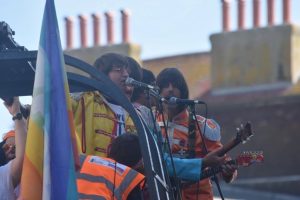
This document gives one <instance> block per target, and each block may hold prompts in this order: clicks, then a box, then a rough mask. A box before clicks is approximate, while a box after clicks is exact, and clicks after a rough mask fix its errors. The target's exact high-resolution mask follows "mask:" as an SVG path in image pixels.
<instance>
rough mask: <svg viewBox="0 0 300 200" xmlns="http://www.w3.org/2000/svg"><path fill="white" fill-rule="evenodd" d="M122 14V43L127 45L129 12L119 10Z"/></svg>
mask: <svg viewBox="0 0 300 200" xmlns="http://www.w3.org/2000/svg"><path fill="white" fill-rule="evenodd" d="M121 14H122V42H123V43H128V42H129V40H130V38H129V16H130V11H129V10H125V9H124V10H121Z"/></svg>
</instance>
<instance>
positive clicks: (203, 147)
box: [189, 104, 224, 200]
mask: <svg viewBox="0 0 300 200" xmlns="http://www.w3.org/2000/svg"><path fill="white" fill-rule="evenodd" d="M205 105H206V104H205ZM189 107H190V110H191V113H192V115H193V116H194V120H195V122H196V124H197V129H198V131H199V134H200V137H201V140H202V150H203V152H204V154H205V155H207V154H208V150H207V147H206V144H205V140H204V135H203V134H204V133H205V128H206V120H207V105H206V113H205V115H206V116H205V120H204V130H203V133H202V132H201V129H200V125H199V123H198V120H197V116H196V111H195V104H192V105H190V106H189ZM213 180H214V181H215V183H216V185H217V189H218V192H219V194H220V197H221V199H222V200H224V196H223V193H222V190H221V187H220V183H219V179H218V177H217V176H216V173H215V172H214V173H213ZM197 188H198V189H199V181H198V187H197ZM197 199H198V193H197Z"/></svg>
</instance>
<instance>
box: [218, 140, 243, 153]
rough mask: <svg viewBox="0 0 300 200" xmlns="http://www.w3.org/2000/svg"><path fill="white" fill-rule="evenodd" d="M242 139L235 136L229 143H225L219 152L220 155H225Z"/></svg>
mask: <svg viewBox="0 0 300 200" xmlns="http://www.w3.org/2000/svg"><path fill="white" fill-rule="evenodd" d="M239 143H241V141H239V140H238V139H237V138H233V139H232V140H231V141H230V142H229V143H227V144H226V145H224V146H223V147H222V149H221V151H220V153H219V154H218V156H224V155H225V154H226V153H227V152H228V151H230V150H231V149H233V148H234V147H236V146H237V145H238V144H239Z"/></svg>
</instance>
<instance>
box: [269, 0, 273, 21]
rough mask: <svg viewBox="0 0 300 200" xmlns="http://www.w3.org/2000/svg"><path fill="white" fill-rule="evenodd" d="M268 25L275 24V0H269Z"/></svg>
mask: <svg viewBox="0 0 300 200" xmlns="http://www.w3.org/2000/svg"><path fill="white" fill-rule="evenodd" d="M268 25H269V26H273V25H274V0H268Z"/></svg>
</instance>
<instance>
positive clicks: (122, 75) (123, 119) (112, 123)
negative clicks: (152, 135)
mask: <svg viewBox="0 0 300 200" xmlns="http://www.w3.org/2000/svg"><path fill="white" fill-rule="evenodd" d="M94 66H95V67H96V69H98V70H99V71H101V72H103V73H104V74H105V75H107V77H108V78H109V79H110V80H112V82H113V83H114V84H115V85H117V86H118V87H119V88H120V90H121V91H122V92H123V93H124V94H125V95H126V96H127V98H128V99H130V98H131V95H132V92H133V87H131V86H128V85H126V84H125V81H126V79H127V78H128V77H129V76H131V77H133V78H134V79H136V80H140V79H141V69H140V66H139V64H138V63H137V62H136V61H134V59H132V58H129V57H126V56H123V55H120V54H116V53H107V54H104V55H102V56H101V57H99V58H98V59H97V60H96V61H95V63H94ZM72 99H73V100H72V109H73V113H74V122H75V127H76V132H77V144H78V147H79V151H80V153H82V154H87V155H97V156H102V157H106V156H107V153H108V147H109V145H110V143H111V141H112V140H113V139H114V138H115V137H117V136H119V135H121V134H123V133H125V132H132V133H136V129H135V126H134V124H133V121H132V119H131V118H130V117H129V114H128V113H127V112H126V111H125V109H123V108H122V107H121V106H119V105H118V104H117V103H116V102H115V101H114V100H113V99H111V98H109V97H106V96H104V95H102V94H101V93H99V92H98V91H93V92H85V93H76V94H72Z"/></svg>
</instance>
